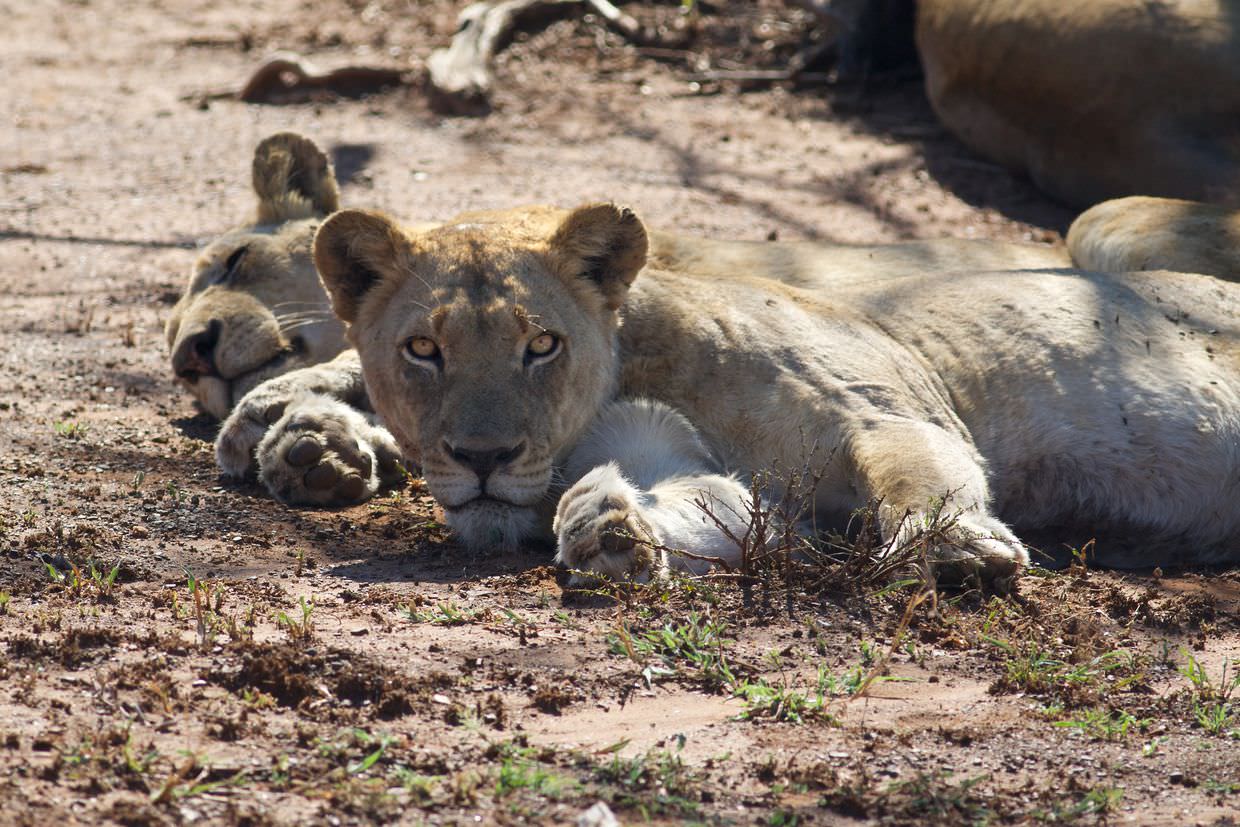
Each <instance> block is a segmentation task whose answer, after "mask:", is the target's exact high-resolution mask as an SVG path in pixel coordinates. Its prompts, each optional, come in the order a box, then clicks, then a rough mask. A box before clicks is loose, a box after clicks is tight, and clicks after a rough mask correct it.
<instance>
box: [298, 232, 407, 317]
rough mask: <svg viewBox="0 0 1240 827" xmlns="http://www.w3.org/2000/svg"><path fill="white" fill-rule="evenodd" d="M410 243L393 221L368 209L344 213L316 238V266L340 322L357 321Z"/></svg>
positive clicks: (315, 236)
mask: <svg viewBox="0 0 1240 827" xmlns="http://www.w3.org/2000/svg"><path fill="white" fill-rule="evenodd" d="M408 246H409V242H408V240H407V239H406V238H405V235H404V233H403V232H401V229H400V227H398V226H397V225H396V223H395V222H394V221H392V219H390V218H388V217H387V216H386V215H383V214H382V213H378V212H370V211H368V210H341V211H340V212H338V213H334V214H333V215H332V216H331V217H330V218H328V219H327V220H326V221H324V222H323V226H321V227H319V231H318V232H317V233H315V235H314V266H315V267H316V268H318V271H319V278H320V279H322V281H323V286H324V287H326V288H327V294H328V296H330V297H331V300H332V310H334V311H336V315H337V316H339V317H340V320H341V321H343V322H345V323H347V324H352V323H353V322H354V321H355V320H356V319H357V311H358V309H359V308H360V307H361V304H362V300H363V299H364V298H365V297H366V294H367V293H369V292H370V291H371V290H373V289H374V288H375V287H377V286H378V285H379V283H380V282H381V281H382V280H383V275H384V273H390V272H393V271H394V270H395V269H396V268H397V258H398V257H399V256H400V255H401V254H402V253H403V252H404V251H406V250H407V249H408Z"/></svg>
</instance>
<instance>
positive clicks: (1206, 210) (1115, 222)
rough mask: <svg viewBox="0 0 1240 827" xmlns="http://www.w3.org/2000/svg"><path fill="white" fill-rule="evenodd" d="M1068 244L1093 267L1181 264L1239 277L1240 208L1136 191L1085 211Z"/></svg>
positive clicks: (1183, 267)
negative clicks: (1141, 194) (1138, 193)
mask: <svg viewBox="0 0 1240 827" xmlns="http://www.w3.org/2000/svg"><path fill="white" fill-rule="evenodd" d="M1067 243H1068V250H1069V252H1070V253H1071V255H1072V259H1073V261H1075V262H1076V263H1077V265H1078V266H1080V267H1084V268H1086V269H1090V270H1107V271H1111V272H1122V271H1125V270H1178V271H1180V272H1183V273H1204V274H1205V275H1209V276H1217V277H1218V278H1221V279H1226V280H1228V281H1237V280H1240V212H1238V211H1236V210H1234V209H1229V208H1227V207H1221V206H1218V205H1215V204H1202V203H1199V202H1196V201H1182V200H1179V199H1175V198H1151V197H1147V196H1131V197H1129V198H1117V199H1114V200H1112V201H1104V202H1102V203H1101V204H1098V205H1096V206H1093V207H1091V208H1089V209H1088V210H1086V211H1085V212H1083V213H1081V215H1080V216H1078V217H1077V219H1076V221H1074V222H1072V226H1071V228H1069V230H1068V238H1067Z"/></svg>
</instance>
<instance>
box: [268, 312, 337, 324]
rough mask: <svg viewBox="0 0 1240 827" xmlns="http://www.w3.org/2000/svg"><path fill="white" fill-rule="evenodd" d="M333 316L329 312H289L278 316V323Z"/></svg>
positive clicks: (328, 318)
mask: <svg viewBox="0 0 1240 827" xmlns="http://www.w3.org/2000/svg"><path fill="white" fill-rule="evenodd" d="M332 318H334V317H333V316H332V315H330V314H327V313H288V314H286V315H284V316H276V323H277V324H284V323H285V322H305V321H311V320H322V321H328V320H330V319H332Z"/></svg>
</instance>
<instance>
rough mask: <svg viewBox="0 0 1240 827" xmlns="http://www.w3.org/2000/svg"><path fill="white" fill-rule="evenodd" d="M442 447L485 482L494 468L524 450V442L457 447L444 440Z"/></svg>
mask: <svg viewBox="0 0 1240 827" xmlns="http://www.w3.org/2000/svg"><path fill="white" fill-rule="evenodd" d="M443 448H444V450H445V451H446V452H447V453H448V456H450V457H452V458H453V459H454V460H456V461H457V462H459V463H460V464H461V465H464V466H465V467H466V468H468V469H469V470H471V471H473V472H474V473H475V474H477V475H478V479H479V481H481V482H486V479H487V477H489V476H491V473H492V472H493V471H494V470H495V469H496V468H499V467H500V466H502V465H507V464H508V463H510V462H512V461H513V460H515V459H516V458H517V457H519V456H521V454H522V453H523V452H524V451H525V443H524V442H522V443H520V444H518V445H514V446H512V447H511V448H458V447H454V446H453V445H452V443H450V442H447V441H445V442H444V444H443Z"/></svg>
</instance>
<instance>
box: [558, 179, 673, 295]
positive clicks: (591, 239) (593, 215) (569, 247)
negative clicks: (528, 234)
mask: <svg viewBox="0 0 1240 827" xmlns="http://www.w3.org/2000/svg"><path fill="white" fill-rule="evenodd" d="M548 247H549V248H550V250H551V251H552V252H553V253H554V254H555V255H556V257H557V259H558V260H559V265H560V269H561V273H562V275H564V276H565V277H566V278H568V279H570V280H577V279H580V280H584V281H588V282H590V283H591V284H593V285H594V286H595V287H596V288H597V289H598V290H599V291H601V292H602V294H603V299H604V301H605V302H606V305H607V307H608V308H609V309H611V310H616V309H618V308H619V307H620V305H622V304H623V303H624V297H625V295H626V294H627V293H628V290H629V286H630V285H631V284H632V283H633V279H635V278H637V273H638V272H639V271H640V270H641V269H642V267H644V266H645V265H646V250H647V247H649V239H648V238H647V237H646V228H645V226H643V224H642V222H641V219H639V218H638V217H637V216H636V215H635V214H634V213H633V211H632V210H629V209H626V208H623V207H617V206H616V205H615V204H590V205H587V206H584V207H578V208H577V209H575V210H573V211H572V212H571V213H569V214H568V217H567V218H565V219H564V221H563V222H562V223H561V224H560V226H559V227H558V228H557V229H556V231H555V234H554V235H552V237H551V241H550V243H549V245H548Z"/></svg>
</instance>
